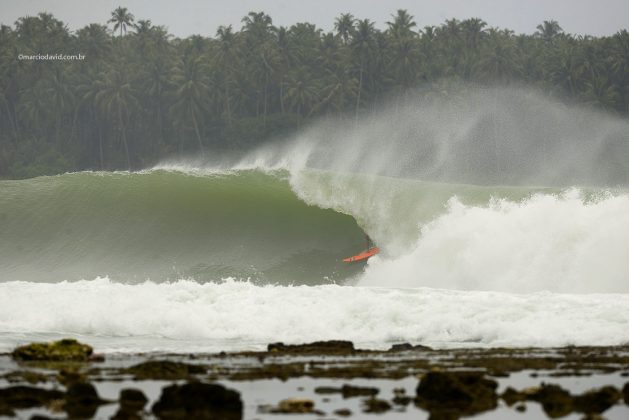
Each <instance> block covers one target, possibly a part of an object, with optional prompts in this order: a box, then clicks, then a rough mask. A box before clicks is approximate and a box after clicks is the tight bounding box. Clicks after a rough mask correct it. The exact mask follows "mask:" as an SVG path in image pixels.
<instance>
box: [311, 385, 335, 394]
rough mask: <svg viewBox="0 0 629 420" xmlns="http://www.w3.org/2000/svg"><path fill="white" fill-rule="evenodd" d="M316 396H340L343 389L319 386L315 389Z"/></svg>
mask: <svg viewBox="0 0 629 420" xmlns="http://www.w3.org/2000/svg"><path fill="white" fill-rule="evenodd" d="M314 392H315V394H323V395H326V394H340V393H341V388H336V387H333V386H318V387H316V388H315V389H314Z"/></svg>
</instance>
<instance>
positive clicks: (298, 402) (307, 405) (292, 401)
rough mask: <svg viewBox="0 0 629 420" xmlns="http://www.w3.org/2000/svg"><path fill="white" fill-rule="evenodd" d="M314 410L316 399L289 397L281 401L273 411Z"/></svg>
mask: <svg viewBox="0 0 629 420" xmlns="http://www.w3.org/2000/svg"><path fill="white" fill-rule="evenodd" d="M313 411H314V401H312V400H309V399H307V398H288V399H286V400H282V401H280V403H279V404H278V406H277V409H275V410H272V412H273V413H284V414H287V413H312V412H313Z"/></svg>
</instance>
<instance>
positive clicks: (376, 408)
mask: <svg viewBox="0 0 629 420" xmlns="http://www.w3.org/2000/svg"><path fill="white" fill-rule="evenodd" d="M363 404H364V405H365V409H364V410H363V411H364V412H365V413H386V412H387V411H389V410H390V409H391V404H389V402H388V401H386V400H379V399H376V398H368V399H366V400H364V401H363Z"/></svg>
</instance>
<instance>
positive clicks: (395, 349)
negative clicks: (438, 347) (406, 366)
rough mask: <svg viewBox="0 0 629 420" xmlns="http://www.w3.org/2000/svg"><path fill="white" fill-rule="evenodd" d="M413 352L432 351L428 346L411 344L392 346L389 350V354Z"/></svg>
mask: <svg viewBox="0 0 629 420" xmlns="http://www.w3.org/2000/svg"><path fill="white" fill-rule="evenodd" d="M413 350H415V351H428V350H432V349H431V348H430V347H428V346H422V345H421V344H416V345H412V344H411V343H401V344H394V345H392V346H391V348H390V349H389V351H390V352H398V351H413Z"/></svg>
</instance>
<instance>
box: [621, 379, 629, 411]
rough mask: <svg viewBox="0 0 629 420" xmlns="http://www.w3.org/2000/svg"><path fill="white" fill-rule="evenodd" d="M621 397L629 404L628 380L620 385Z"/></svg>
mask: <svg viewBox="0 0 629 420" xmlns="http://www.w3.org/2000/svg"><path fill="white" fill-rule="evenodd" d="M622 399H623V400H624V401H625V404H627V405H629V382H627V383H626V384H625V386H623V387H622Z"/></svg>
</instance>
